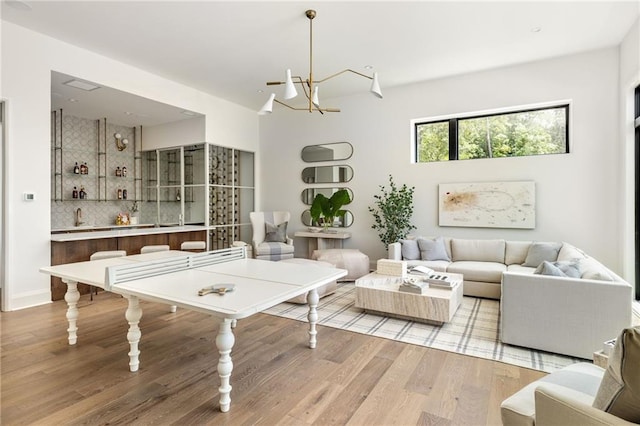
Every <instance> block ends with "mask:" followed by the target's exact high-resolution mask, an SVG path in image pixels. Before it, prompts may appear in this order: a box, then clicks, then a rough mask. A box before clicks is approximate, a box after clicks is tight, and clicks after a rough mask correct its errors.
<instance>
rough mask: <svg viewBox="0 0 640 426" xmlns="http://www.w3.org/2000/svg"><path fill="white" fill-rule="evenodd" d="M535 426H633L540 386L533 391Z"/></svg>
mask: <svg viewBox="0 0 640 426" xmlns="http://www.w3.org/2000/svg"><path fill="white" fill-rule="evenodd" d="M535 400H536V426H557V425H576V426H577V425H580V426H602V425H633V424H634V423H630V422H628V421H626V420H623V419H621V418H619V417H616V416H614V415H613V414H609V413H607V412H605V411H602V410H598V409H597V408H593V407H592V406H590V405H587V404H584V403H582V402H579V401H576V400H574V399H572V398H569V397H567V396H565V395H562V393H560V392H558V391H557V390H554V389H551V388H549V387H545V386H544V385H540V386H538V387H537V388H536V390H535Z"/></svg>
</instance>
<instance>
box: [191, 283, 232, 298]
mask: <svg viewBox="0 0 640 426" xmlns="http://www.w3.org/2000/svg"><path fill="white" fill-rule="evenodd" d="M233 287H235V285H233V284H215V285H212V286H211V287H205V288H201V289H200V290H198V296H204V295H205V294H209V293H218V294H219V295H220V296H224V294H225V293H226V292H228V291H233Z"/></svg>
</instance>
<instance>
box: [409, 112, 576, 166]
mask: <svg viewBox="0 0 640 426" xmlns="http://www.w3.org/2000/svg"><path fill="white" fill-rule="evenodd" d="M559 108H564V113H565V114H564V115H565V124H566V125H565V151H564V152H558V153H555V154H569V153H571V148H570V147H571V143H570V139H569V136H570V131H569V129H570V126H571V121H570V118H571V101H570V100H563V101H556V102H549V103H544V104H536V105H524V106H519V107H511V108H501V109H495V110H488V111H477V112H470V113H464V114H455V115H449V116H439V117H429V118H422V119H415V120H411V124H412V137H413V141H412V148H413V150H412V157H413V158H412V162H413V163H416V164H428V163H441V162H445V161H420V160H419V158H418V156H419V153H420V149H419V141H418V128H419V126H423V125H425V124H436V123H443V122H448V123H449V160H448V161H461V160H460V158H459V147H460V144H459V141H458V136H459V132H458V123H459V122H460V121H464V120H472V119H478V118H486V117H495V116H500V115H509V114H518V113H526V112H534V111H544V110H550V109H559ZM555 154H535V155H519V156H509V157H487V158H470V160H484V159H494V158H522V157H536V156H538V155H555Z"/></svg>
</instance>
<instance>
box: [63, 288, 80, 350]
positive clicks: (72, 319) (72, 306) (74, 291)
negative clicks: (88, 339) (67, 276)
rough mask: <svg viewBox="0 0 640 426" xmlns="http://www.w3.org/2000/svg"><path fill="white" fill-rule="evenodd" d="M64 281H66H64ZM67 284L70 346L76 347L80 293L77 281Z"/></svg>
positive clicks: (66, 296) (66, 299) (66, 298)
mask: <svg viewBox="0 0 640 426" xmlns="http://www.w3.org/2000/svg"><path fill="white" fill-rule="evenodd" d="M63 281H64V280H63ZM64 282H65V283H66V284H67V292H66V293H65V295H64V300H65V301H66V302H67V322H68V323H69V328H67V332H68V333H69V337H68V338H69V344H70V345H75V344H76V342H77V341H78V327H77V326H76V323H77V321H78V315H79V313H78V300H80V292H78V282H77V281H64Z"/></svg>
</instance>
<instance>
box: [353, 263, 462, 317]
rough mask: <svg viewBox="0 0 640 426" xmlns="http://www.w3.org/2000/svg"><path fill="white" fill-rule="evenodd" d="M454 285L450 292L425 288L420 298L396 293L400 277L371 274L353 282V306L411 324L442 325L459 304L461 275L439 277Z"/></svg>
mask: <svg viewBox="0 0 640 426" xmlns="http://www.w3.org/2000/svg"><path fill="white" fill-rule="evenodd" d="M443 275H447V276H449V277H451V278H452V279H453V280H454V282H456V284H455V285H454V286H453V288H451V289H446V288H438V287H429V288H428V289H427V290H426V291H425V293H424V294H414V293H408V292H404V291H399V290H398V287H399V285H400V283H402V278H401V277H394V276H390V275H380V274H377V273H375V272H373V273H371V274H369V275H365V276H364V277H362V278H359V279H357V280H356V301H355V306H356V307H357V308H362V309H364V310H365V311H367V312H372V313H378V314H382V315H387V316H393V317H398V318H403V319H410V320H413V321H422V322H428V323H435V324H443V323H445V322H449V321H451V318H453V315H454V314H455V313H456V311H457V310H458V307H460V304H461V303H462V289H463V282H462V281H463V276H462V274H453V273H451V274H443Z"/></svg>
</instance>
